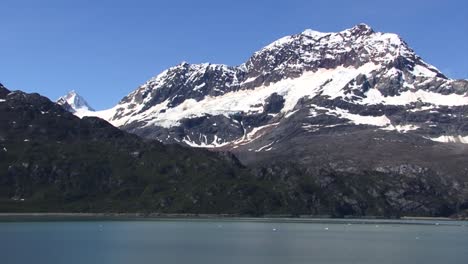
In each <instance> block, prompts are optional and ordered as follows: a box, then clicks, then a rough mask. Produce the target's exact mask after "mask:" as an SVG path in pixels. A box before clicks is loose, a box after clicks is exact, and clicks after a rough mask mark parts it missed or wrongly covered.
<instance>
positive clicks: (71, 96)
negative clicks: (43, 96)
mask: <svg viewBox="0 0 468 264" xmlns="http://www.w3.org/2000/svg"><path fill="white" fill-rule="evenodd" d="M56 102H57V103H58V104H59V105H61V106H63V107H64V108H65V109H66V110H67V111H69V112H72V113H75V114H76V115H78V116H80V117H81V116H84V115H87V114H88V112H93V111H94V109H93V108H92V107H91V106H89V104H88V102H86V100H85V99H84V98H83V97H82V96H80V95H79V94H77V93H76V92H75V90H72V91H70V92H68V94H66V95H64V96H62V97H60V98H59V99H57V101H56Z"/></svg>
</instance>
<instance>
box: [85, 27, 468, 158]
mask: <svg viewBox="0 0 468 264" xmlns="http://www.w3.org/2000/svg"><path fill="white" fill-rule="evenodd" d="M467 92H468V81H467V80H452V79H449V78H447V77H446V76H445V75H444V74H442V73H441V72H440V71H439V70H438V69H436V68H435V67H433V66H431V65H429V64H428V63H426V62H424V61H423V60H422V59H421V58H420V57H419V56H418V55H417V54H416V53H415V52H414V51H413V50H412V49H411V48H410V47H409V46H408V45H407V44H406V43H405V42H404V41H403V40H402V39H401V38H400V37H399V36H398V35H396V34H391V33H381V32H375V31H374V30H373V29H372V28H370V27H369V26H367V25H365V24H359V25H357V26H355V27H353V28H350V29H346V30H344V31H341V32H336V33H323V32H317V31H313V30H305V31H304V32H302V33H300V34H296V35H292V36H287V37H284V38H281V39H279V40H277V41H275V42H273V43H271V44H270V45H268V46H266V47H264V48H263V49H261V50H260V51H258V52H256V53H254V54H253V56H252V57H251V58H250V59H249V60H248V61H247V62H246V63H244V64H242V65H240V66H237V67H231V66H226V65H216V64H209V63H206V64H195V65H193V64H188V63H186V62H184V63H181V64H179V65H177V66H175V67H172V68H170V69H168V70H166V71H164V72H162V73H161V74H159V75H157V76H156V77H154V78H152V79H151V80H149V81H148V82H146V83H145V84H143V85H142V86H140V87H139V88H138V89H136V90H135V91H133V92H132V93H130V94H129V95H128V96H126V97H125V98H123V99H122V100H121V101H120V102H119V103H118V104H117V105H116V106H115V107H113V108H112V109H108V110H105V111H99V112H94V113H93V112H87V113H86V115H95V116H99V117H102V118H104V119H106V120H108V121H109V122H111V123H112V124H114V125H115V126H117V127H120V128H122V129H124V130H127V131H130V132H133V133H136V134H139V135H141V136H144V137H147V138H152V139H158V140H160V141H162V142H168V143H182V144H186V145H189V146H193V147H207V148H217V149H223V150H226V149H227V150H231V151H235V152H236V151H238V152H254V153H259V152H268V151H272V150H275V149H277V150H279V149H281V147H280V146H279V145H280V144H281V142H283V144H286V143H285V142H288V143H287V144H286V145H288V146H291V145H294V144H296V143H297V142H296V143H293V142H292V141H294V139H297V138H304V139H303V140H301V141H300V142H299V144H302V143H303V141H304V140H305V141H307V140H309V139H311V138H312V139H316V138H321V137H323V136H325V135H327V136H330V135H334V136H335V137H337V136H343V135H350V134H354V133H357V132H356V131H361V133H360V134H359V133H358V134H359V135H364V134H365V135H367V136H368V137H370V138H371V139H375V140H387V138H389V137H393V136H394V137H397V138H400V137H401V138H405V139H404V140H408V137H411V142H414V141H415V140H416V141H417V140H423V141H428V140H430V141H440V142H460V143H468V126H467V124H468V96H467ZM369 131H372V133H371V134H368V132H369ZM390 135H391V136H390ZM305 138H306V139H307V140H306V139H305ZM331 138H333V137H331ZM391 140H402V139H394V138H393V139H391Z"/></svg>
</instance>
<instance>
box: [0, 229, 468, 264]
mask: <svg viewBox="0 0 468 264" xmlns="http://www.w3.org/2000/svg"><path fill="white" fill-rule="evenodd" d="M0 263H2V264H16V263H46V264H54V263H79V264H90V263H100V264H102V263H113V264H114V263H131V264H139V263H164V264H165V263H203V264H211V263H216V264H218V263H220V264H221V263H236V264H239V263H242V264H244V263H256V264H258V263H278V264H279V263H281V264H285V263H360V264H363V263H364V264H365V263H372V264H375V263H379V264H385V263H412V264H413V263H429V264H430V263H446V264H447V263H460V264H461V263H463V264H466V263H468V227H467V223H466V222H453V223H450V225H445V224H439V225H435V224H430V225H414V224H412V225H407V224H401V223H396V222H395V223H393V222H387V223H384V224H382V223H377V224H376V223H370V224H357V223H354V224H347V223H346V222H331V223H286V222H282V223H280V222H278V223H275V222H241V221H190V220H184V221H180V220H179V221H169V220H168V221H75V222H74V221H65V222H60V221H55V222H3V223H2V222H0Z"/></svg>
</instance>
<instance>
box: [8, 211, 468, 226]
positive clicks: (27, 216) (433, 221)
mask: <svg viewBox="0 0 468 264" xmlns="http://www.w3.org/2000/svg"><path fill="white" fill-rule="evenodd" d="M34 221H40V222H42V221H44V222H46V221H226V222H229V221H232V222H264V223H268V222H284V223H336V224H342V223H345V224H418V225H439V224H440V225H451V223H452V224H454V223H455V222H467V221H468V219H455V218H448V217H409V216H403V217H401V218H383V217H372V216H367V217H354V218H332V217H328V216H299V217H292V216H287V215H268V216H262V217H251V216H241V215H228V214H161V213H153V214H142V213H0V222H34ZM439 222H440V223H439ZM467 224H468V223H467Z"/></svg>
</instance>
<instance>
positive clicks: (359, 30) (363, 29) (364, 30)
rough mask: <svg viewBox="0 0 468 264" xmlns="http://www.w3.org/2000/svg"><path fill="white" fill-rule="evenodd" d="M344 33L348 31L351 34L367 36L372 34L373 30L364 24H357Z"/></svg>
mask: <svg viewBox="0 0 468 264" xmlns="http://www.w3.org/2000/svg"><path fill="white" fill-rule="evenodd" d="M345 31H349V32H351V33H352V34H359V35H362V34H364V35H369V34H372V33H374V30H373V29H372V28H371V27H370V26H369V25H367V24H364V23H360V24H357V25H356V26H354V27H352V28H350V29H347V30H345Z"/></svg>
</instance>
